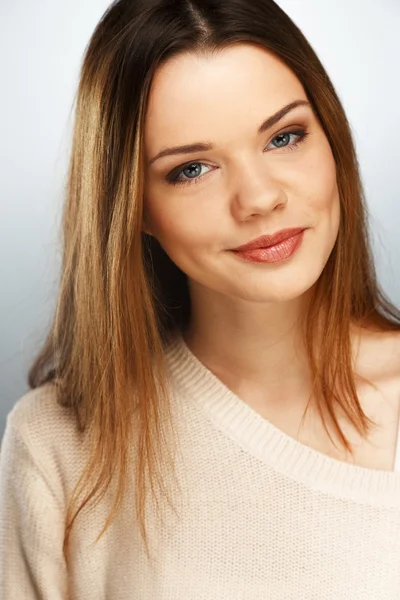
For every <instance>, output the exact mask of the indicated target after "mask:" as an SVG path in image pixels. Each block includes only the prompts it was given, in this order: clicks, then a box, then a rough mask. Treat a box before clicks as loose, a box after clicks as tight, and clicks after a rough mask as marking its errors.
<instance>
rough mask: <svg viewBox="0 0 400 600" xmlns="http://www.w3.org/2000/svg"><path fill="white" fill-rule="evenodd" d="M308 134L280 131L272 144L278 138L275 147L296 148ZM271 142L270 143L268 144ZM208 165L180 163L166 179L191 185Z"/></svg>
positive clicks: (174, 182)
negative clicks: (291, 139) (291, 140)
mask: <svg viewBox="0 0 400 600" xmlns="http://www.w3.org/2000/svg"><path fill="white" fill-rule="evenodd" d="M308 135H309V133H308V132H307V131H305V130H304V129H301V130H299V131H285V132H284V133H278V135H276V136H275V137H274V138H273V139H272V140H271V142H270V144H272V143H274V142H275V141H276V140H279V141H278V144H279V145H278V146H275V148H273V149H276V150H278V149H279V148H283V149H287V150H289V151H291V150H296V149H297V148H298V147H299V145H300V144H301V143H302V142H304V141H305V140H306V138H307V136H308ZM292 136H293V137H294V138H295V140H294V142H292V143H289V142H290V138H291V137H292ZM285 142H287V143H285ZM270 144H268V146H269V145H270ZM268 146H267V147H268ZM208 166H209V165H206V164H205V163H202V162H198V161H193V162H190V163H187V164H186V165H180V166H179V167H177V168H176V169H174V170H173V171H171V173H169V175H167V177H166V180H167V182H168V183H169V184H170V185H191V184H192V183H198V182H200V181H201V180H202V178H203V176H204V175H207V172H206V173H201V169H202V167H208ZM185 171H186V173H185ZM182 175H183V176H184V177H182Z"/></svg>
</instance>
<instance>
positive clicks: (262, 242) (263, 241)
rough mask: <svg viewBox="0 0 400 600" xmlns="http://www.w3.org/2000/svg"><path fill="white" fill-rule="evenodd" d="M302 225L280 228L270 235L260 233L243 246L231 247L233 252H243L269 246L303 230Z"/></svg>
mask: <svg viewBox="0 0 400 600" xmlns="http://www.w3.org/2000/svg"><path fill="white" fill-rule="evenodd" d="M304 229H305V228H304V227H296V228H292V229H282V230H281V231H278V232H277V233H274V234H272V235H262V236H261V237H259V238H257V239H255V240H252V241H251V242H248V243H247V244H244V245H243V246H238V247H237V248H232V251H233V252H244V251H246V250H255V249H258V248H269V247H270V246H275V245H276V244H279V243H280V242H283V241H285V240H287V239H289V238H291V237H293V236H295V235H297V234H299V233H301V232H302V231H304Z"/></svg>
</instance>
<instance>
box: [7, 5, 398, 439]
mask: <svg viewBox="0 0 400 600" xmlns="http://www.w3.org/2000/svg"><path fill="white" fill-rule="evenodd" d="M278 4H280V6H282V8H283V9H284V10H285V11H286V12H287V13H288V14H289V16H290V17H291V18H292V19H293V20H294V21H295V22H296V23H297V24H298V25H299V27H300V28H301V29H302V30H303V32H304V34H305V35H306V37H307V38H308V39H309V41H310V42H311V44H312V45H313V47H314V48H315V50H316V51H317V53H318V55H319V57H320V58H321V60H322V62H323V63H324V65H325V67H326V69H327V71H328V73H329V75H330V77H331V79H332V80H333V83H334V85H335V86H336V89H337V91H338V93H339V96H340V98H341V100H342V102H343V104H344V107H345V110H346V112H347V115H348V118H349V121H350V123H351V126H352V129H353V132H354V136H355V141H356V147H357V151H358V156H359V161H360V167H361V174H362V178H363V183H364V186H365V191H366V196H367V201H368V205H369V208H370V213H371V227H372V230H373V234H374V253H375V257H376V261H377V266H378V273H379V277H380V281H381V283H382V286H383V288H384V289H385V291H386V292H387V293H388V294H389V296H390V297H391V299H392V300H393V301H394V302H395V303H396V304H397V305H398V306H400V261H399V258H400V236H399V233H398V232H399V230H400V216H399V212H400V210H399V208H400V194H399V191H398V187H399V181H400V179H399V169H400V160H399V158H400V100H399V99H400V83H399V76H398V75H399V66H398V65H399V62H400V45H399V37H398V31H399V30H400V1H399V0H379V1H378V0H324V1H323V2H321V0H278ZM108 5H109V2H108V1H103V0H85V1H84V2H82V0H68V2H65V0H35V1H34V2H32V0H12V1H10V0H0V57H1V58H0V61H1V90H2V93H1V95H0V130H1V135H0V285H1V293H0V439H1V437H2V435H3V432H4V426H5V418H6V415H7V413H8V412H9V411H10V409H11V408H12V406H13V404H14V403H15V402H16V401H17V400H18V398H19V397H20V396H21V395H22V394H23V393H25V392H26V391H27V390H28V385H27V382H26V372H27V369H28V366H29V364H30V362H31V360H32V358H33V355H34V353H35V351H36V350H37V349H38V348H39V346H40V342H41V341H42V340H43V339H44V338H45V334H46V332H47V328H48V325H49V322H50V317H51V314H52V310H53V308H54V305H55V298H56V295H57V289H58V282H59V265H60V257H61V248H60V244H59V223H60V215H61V206H62V198H63V196H62V195H63V186H64V184H65V173H66V168H67V162H68V153H69V148H70V139H71V130H72V119H73V112H72V104H73V100H74V95H75V92H76V86H77V82H78V74H79V67H80V63H81V59H82V55H83V52H84V49H85V46H86V44H87V43H88V41H89V37H90V35H91V33H92V31H93V29H94V27H95V26H96V24H97V22H98V20H99V19H100V17H101V15H102V14H103V12H104V10H105V9H106V8H107V6H108Z"/></svg>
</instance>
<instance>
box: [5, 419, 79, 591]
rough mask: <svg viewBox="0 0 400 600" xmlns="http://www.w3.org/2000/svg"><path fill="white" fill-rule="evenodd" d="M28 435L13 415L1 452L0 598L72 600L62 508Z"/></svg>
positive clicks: (6, 430) (6, 429)
mask: <svg viewBox="0 0 400 600" xmlns="http://www.w3.org/2000/svg"><path fill="white" fill-rule="evenodd" d="M23 433H24V432H23V430H22V431H21V427H19V426H18V425H15V424H13V423H12V422H11V419H10V415H9V416H8V418H7V423H6V428H5V432H4V435H3V439H2V443H1V448H0V598H1V599H2V600H15V599H16V598H18V599H20V600H67V598H68V583H67V570H66V565H65V560H64V557H63V553H62V544H63V534H64V512H63V507H62V503H61V501H60V499H59V497H57V494H56V489H55V486H54V485H51V483H50V482H51V477H50V476H49V474H48V473H46V472H45V470H44V469H43V468H42V467H41V465H40V463H39V460H38V457H35V456H34V455H33V452H32V449H31V447H30V446H31V445H32V444H29V439H27V436H26V435H25V436H24V435H23Z"/></svg>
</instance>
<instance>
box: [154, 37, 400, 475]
mask: <svg viewBox="0 0 400 600" xmlns="http://www.w3.org/2000/svg"><path fill="white" fill-rule="evenodd" d="M299 101H300V102H303V103H307V102H308V98H307V96H306V93H305V91H304V89H303V87H302V85H301V83H300V82H299V80H298V79H297V78H296V76H295V75H294V74H293V73H292V72H291V70H290V69H289V68H288V67H287V66H286V65H285V64H284V63H282V62H281V61H279V60H278V59H277V58H276V57H274V56H273V55H272V54H270V53H268V52H267V51H265V50H264V49H261V48H258V47H256V46H254V45H250V44H237V45H235V46H233V47H230V48H227V49H225V50H222V51H220V52H218V53H216V54H214V55H195V54H193V53H189V54H185V55H180V56H178V57H175V58H173V59H171V60H169V61H168V62H167V63H165V64H164V65H163V66H162V67H160V68H159V70H158V71H157V73H156V75H155V77H154V80H153V84H152V88H151V92H150V97H149V104H148V110H147V114H146V125H145V132H144V133H145V135H144V142H145V156H146V159H147V170H146V185H145V224H144V230H145V231H146V232H147V233H148V234H150V235H153V236H154V237H156V238H157V240H158V241H159V242H160V244H161V246H162V247H163V248H164V250H165V252H166V253H167V254H168V255H169V257H170V258H171V260H172V261H173V262H174V263H175V264H177V265H178V266H179V268H180V269H181V270H182V271H183V272H184V273H186V274H187V276H188V281H189V289H190V296H191V305H192V314H191V322H190V326H189V328H188V330H187V331H186V332H185V333H184V339H185V342H186V343H187V345H188V346H189V348H190V349H191V350H192V352H193V353H194V354H196V355H197V357H198V358H199V359H200V360H201V361H202V362H203V363H204V364H205V365H206V366H207V367H208V368H209V369H210V370H211V371H213V372H214V374H215V375H217V377H219V378H220V379H221V380H222V381H223V382H224V383H225V384H226V385H227V386H228V387H229V388H230V389H231V390H232V391H233V392H234V393H236V394H237V396H239V397H240V398H242V399H243V400H244V401H245V402H248V403H249V404H250V406H252V407H253V408H254V410H257V411H258V412H259V413H260V414H262V415H263V416H264V417H265V418H268V419H269V420H271V421H272V422H274V423H275V424H276V425H277V426H278V427H280V428H281V429H282V430H285V431H286V432H287V433H289V434H290V435H293V437H298V428H299V425H300V421H301V417H302V415H303V413H304V409H305V406H306V403H307V400H308V398H309V395H310V389H311V386H310V373H309V368H308V364H307V361H306V354H305V350H304V348H303V345H302V342H301V335H300V331H301V330H300V327H301V324H302V323H303V320H304V319H303V315H304V311H305V309H306V308H307V306H308V303H309V301H310V298H311V295H312V291H313V286H314V285H315V283H316V281H317V280H318V278H319V276H320V275H321V273H322V271H323V268H324V266H325V264H326V262H327V260H328V258H329V256H330V254H331V252H332V249H333V247H334V244H335V241H336V238H337V233H338V228H339V220H340V202H339V194H338V188H337V181H336V168H335V162H334V159H333V156H332V152H331V148H330V145H329V143H328V140H327V138H326V136H325V134H324V131H323V129H322V126H321V124H320V122H319V120H318V119H317V117H316V115H315V114H314V112H313V110H312V108H311V107H310V106H309V105H308V106H307V105H306V104H303V105H299V106H297V107H295V108H294V109H293V110H290V111H289V112H287V114H286V115H285V116H284V117H283V118H282V119H280V120H279V121H278V122H276V123H275V124H273V125H272V126H270V127H269V128H268V129H266V130H265V131H263V132H262V133H260V132H258V131H257V130H258V128H259V126H260V124H261V123H263V122H264V121H265V120H266V119H267V118H268V117H270V116H271V115H274V114H276V113H277V112H278V111H279V110H281V109H282V108H283V107H286V106H288V105H289V104H291V103H294V102H299ZM166 107H167V110H166ZM299 132H306V133H307V134H308V135H306V136H305V137H304V138H302V137H301V135H299ZM197 142H203V143H212V144H213V147H212V148H210V149H203V150H201V151H199V150H197V151H192V152H185V153H179V154H174V155H166V156H162V157H160V158H157V159H156V160H153V159H155V157H156V156H157V154H159V153H160V152H161V151H163V150H165V149H166V148H171V147H176V146H182V145H187V144H193V143H197ZM172 177H175V178H176V177H177V178H178V180H179V181H182V182H183V184H182V185H172V183H170V182H169V181H168V178H169V179H171V178H172ZM290 227H305V228H307V229H306V231H305V234H304V239H303V243H302V245H301V247H300V248H299V250H298V251H297V252H296V253H295V254H294V255H293V256H291V257H290V258H289V259H287V260H284V261H282V262H278V263H273V264H266V263H261V264H257V263H248V262H245V261H242V260H240V259H238V258H237V257H236V256H235V255H234V254H233V253H232V252H230V251H229V249H231V248H234V247H236V246H238V245H241V244H244V243H246V242H248V241H250V240H252V239H254V238H256V237H258V236H260V235H263V234H271V233H275V232H276V231H279V230H281V229H285V228H290ZM381 337H382V336H380V341H381V342H382V339H381ZM386 338H387V339H388V342H387V344H388V346H387V352H388V360H389V359H390V356H391V352H392V350H393V348H392V347H391V346H390V340H393V339H395V342H393V343H395V344H397V345H396V349H398V350H397V351H398V352H399V354H397V356H400V344H399V342H398V341H397V340H398V336H397V337H396V338H394V336H388V335H386ZM386 338H385V339H386ZM374 339H375V338H374ZM371 343H372V342H371ZM375 343H376V342H375ZM372 344H373V343H372ZM366 347H367V346H365V344H364V345H363V346H362V351H360V356H363V362H360V365H359V366H360V371H361V372H362V371H363V366H362V365H363V364H364V363H365V361H366V360H368V357H370V355H371V352H373V345H372V346H371V344H370V346H368V348H369V351H368V352H369V354H368V352H367V353H366ZM381 348H382V345H381ZM385 356H386V355H385ZM374 364H375V365H376V358H375V362H374ZM385 364H386V363H385ZM393 369H394V366H392V368H391V372H392V371H393ZM389 370H390V369H389ZM365 373H368V374H369V371H365ZM392 375H393V373H391V376H390V377H389V379H390V381H392V386H393V385H394V384H393V376H392ZM398 380H400V378H398ZM386 387H387V386H386ZM385 389H386V388H385ZM396 389H397V388H396ZM398 389H399V390H400V385H399V387H398ZM394 391H395V390H394V389H393V387H392V388H390V391H389V390H387V392H388V394H389V397H390V398H392V397H393V393H394ZM364 396H365V398H367V396H368V392H365V394H364ZM365 402H366V403H367V400H365ZM369 402H370V403H371V402H372V404H371V406H373V401H372V400H371V399H370V400H369ZM388 404H389V405H390V407H391V409H389V408H388V410H387V412H386V413H385V415H386V416H385V418H384V419H385V423H386V422H389V421H390V423H391V424H388V423H386V429H385V432H386V434H387V431H388V429H387V428H388V427H390V428H391V429H390V431H391V432H392V438H393V435H394V433H395V429H394V426H393V423H394V419H393V417H394V413H393V410H394V404H393V402H391V403H390V402H388ZM396 406H397V405H396ZM375 412H376V411H375ZM381 413H382V411H380V413H379V414H381ZM310 415H311V416H310V420H309V421H307V422H306V424H307V425H306V428H305V430H304V433H303V437H302V438H300V437H298V439H299V440H300V439H301V440H302V441H304V443H306V444H308V445H310V446H313V447H314V448H316V449H319V450H321V451H324V452H326V453H330V454H331V455H333V456H337V457H339V456H340V457H342V456H341V455H340V454H338V453H337V450H333V448H332V447H331V445H330V444H329V443H328V442H327V440H326V439H325V437H324V433H323V431H322V427H321V426H320V424H319V422H318V426H316V421H315V419H316V415H315V412H314V413H312V412H311V413H310ZM313 419H314V421H313ZM343 425H345V423H343ZM346 432H347V433H348V434H349V435H350V433H351V428H348V429H347V430H346ZM381 435H382V433H381ZM354 437H355V436H354ZM392 438H391V439H392ZM375 441H376V440H375ZM380 441H382V440H380ZM392 446H393V444H392ZM374 456H375V459H374V460H378V459H376V453H375V455H374ZM359 460H360V461H361V462H364V463H365V464H367V463H368V465H369V464H370V462H368V460H369V459H367V458H366V457H362V456H360V458H359ZM379 460H380V461H381V462H380V463H379V464H382V465H386V466H387V465H388V461H389V462H390V460H391V457H390V456H389V454H388V450H386V454H385V455H383V454H382V456H381V457H380V459H379ZM379 460H378V462H379ZM385 461H386V462H385ZM387 468H389V469H390V468H391V466H388V467H387Z"/></svg>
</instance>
